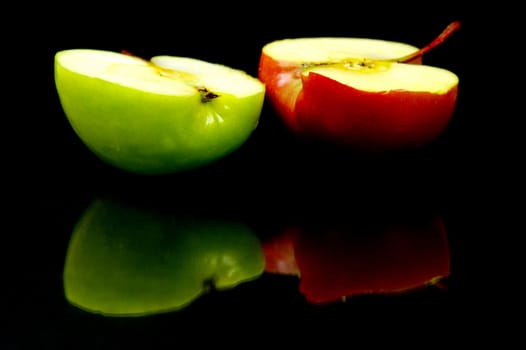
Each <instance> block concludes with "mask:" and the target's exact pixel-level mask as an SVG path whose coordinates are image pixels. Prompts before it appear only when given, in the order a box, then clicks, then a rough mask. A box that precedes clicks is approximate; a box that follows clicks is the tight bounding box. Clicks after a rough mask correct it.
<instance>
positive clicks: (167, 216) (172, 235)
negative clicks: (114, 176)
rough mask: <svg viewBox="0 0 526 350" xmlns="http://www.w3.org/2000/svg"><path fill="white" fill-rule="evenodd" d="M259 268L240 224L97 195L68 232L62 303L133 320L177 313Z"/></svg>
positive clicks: (256, 244)
mask: <svg viewBox="0 0 526 350" xmlns="http://www.w3.org/2000/svg"><path fill="white" fill-rule="evenodd" d="M263 270H264V256H263V252H262V249H261V244H260V241H259V239H258V237H257V236H256V235H255V233H254V232H253V231H252V229H251V228H250V227H248V226H247V225H245V224H244V223H242V222H238V221H236V220H233V219H229V220H227V219H218V218H207V217H194V216H192V217H188V216H184V215H178V214H175V213H173V212H172V211H170V210H160V211H158V210H156V209H154V208H151V207H145V206H143V205H139V204H131V203H128V202H127V201H124V200H118V199H115V198H105V197H101V198H97V199H95V200H94V201H93V202H92V203H91V204H90V205H89V206H88V207H87V208H86V210H85V212H84V213H83V214H82V215H81V216H80V218H79V220H78V222H77V223H76V225H75V227H74V228H73V232H72V236H71V238H70V242H69V245H68V248H67V252H66V257H65V263H64V270H63V284H64V293H65V297H66V300H67V301H68V302H69V303H70V304H71V305H73V306H75V307H77V308H79V309H82V310H84V311H87V312H90V313H96V314H100V315H103V316H108V317H139V316H146V315H153V314H159V313H167V312H174V311H178V310H181V309H183V308H186V307H188V306H190V304H191V303H193V302H194V301H195V300H197V299H198V298H200V297H203V296H204V295H205V294H207V293H210V292H212V291H213V290H215V291H217V292H222V291H226V290H228V289H232V288H235V287H236V286H238V285H239V284H242V283H247V282H249V281H251V280H254V279H257V278H258V277H259V276H260V275H261V274H262V273H263Z"/></svg>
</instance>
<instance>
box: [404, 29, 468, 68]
mask: <svg viewBox="0 0 526 350" xmlns="http://www.w3.org/2000/svg"><path fill="white" fill-rule="evenodd" d="M459 28H460V21H454V22H452V23H450V24H449V25H448V26H447V27H446V28H445V29H444V30H443V31H442V33H440V34H439V35H438V36H437V37H436V38H435V39H434V40H433V41H431V42H430V43H429V44H427V45H426V46H424V47H423V48H421V49H420V50H418V51H415V52H413V53H411V54H409V55H407V56H403V57H400V58H397V59H395V60H394V61H395V62H400V63H407V62H410V61H412V60H414V59H417V58H419V57H421V56H422V55H424V54H425V53H427V52H428V51H429V50H431V49H433V48H435V47H436V46H438V45H440V44H442V43H443V42H444V41H445V40H446V39H447V38H449V37H450V36H451V34H453V33H454V32H456V31H457V30H458V29H459Z"/></svg>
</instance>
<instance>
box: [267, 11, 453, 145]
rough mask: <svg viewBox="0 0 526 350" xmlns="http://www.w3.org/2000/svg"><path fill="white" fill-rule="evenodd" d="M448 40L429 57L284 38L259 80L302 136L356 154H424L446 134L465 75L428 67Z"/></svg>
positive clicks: (386, 47)
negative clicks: (421, 150) (424, 149)
mask: <svg viewBox="0 0 526 350" xmlns="http://www.w3.org/2000/svg"><path fill="white" fill-rule="evenodd" d="M454 24H455V26H451V27H452V29H450V30H449V32H452V31H454V30H456V29H457V28H458V27H459V23H456V22H455V23H454ZM449 34H450V33H448V35H449ZM445 37H446V35H442V36H439V38H438V39H439V40H435V42H434V43H433V45H429V46H427V47H425V48H426V49H425V50H422V49H420V50H421V52H419V49H418V48H417V47H415V46H412V45H409V44H405V43H400V42H394V41H385V40H380V39H369V38H342V37H311V38H291V39H280V40H276V41H273V42H270V43H267V44H266V45H264V47H263V48H262V51H261V55H260V61H259V68H258V77H259V78H260V80H261V81H262V82H263V83H265V84H266V86H267V92H266V94H267V98H268V100H269V103H270V104H271V106H272V107H273V109H274V110H275V111H276V113H277V115H278V116H279V117H280V118H281V119H282V120H283V122H284V124H285V126H286V127H288V128H289V129H290V131H291V132H292V133H294V134H296V135H299V136H301V137H305V138H307V139H313V140H317V141H323V142H328V143H330V144H337V145H343V146H349V147H350V148H352V149H356V150H367V151H371V150H372V151H384V150H400V149H408V148H409V149H410V148H416V147H421V146H424V145H427V144H429V143H431V142H432V141H434V140H436V139H437V138H438V137H439V136H440V135H442V134H443V132H444V131H445V130H446V128H447V126H448V125H449V123H450V120H451V118H452V117H453V114H454V111H455V108H456V104H457V95H458V84H459V78H458V76H457V75H456V74H455V73H453V72H451V71H449V70H446V69H443V68H439V67H433V66H427V65H425V64H423V62H422V55H423V53H424V52H428V51H429V49H430V48H432V47H433V46H436V45H438V43H440V42H442V41H443V40H444V39H445ZM413 53H419V54H417V55H415V57H411V54H413ZM404 59H406V60H404Z"/></svg>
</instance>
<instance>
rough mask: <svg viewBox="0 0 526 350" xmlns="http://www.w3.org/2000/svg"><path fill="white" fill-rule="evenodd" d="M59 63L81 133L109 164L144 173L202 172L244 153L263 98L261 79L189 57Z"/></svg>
mask: <svg viewBox="0 0 526 350" xmlns="http://www.w3.org/2000/svg"><path fill="white" fill-rule="evenodd" d="M54 64H55V66H54V67H55V84H56V89H57V92H58V96H59V99H60V103H61V105H62V107H63V110H64V113H65V115H66V117H67V119H68V121H69V123H70V124H71V126H72V127H73V129H74V131H75V132H76V134H77V135H78V136H79V137H80V139H81V140H82V141H83V142H84V143H85V145H86V146H87V147H88V148H89V149H90V150H91V151H93V153H95V154H96V155H97V156H98V157H99V158H100V159H102V160H103V161H105V162H107V163H109V164H111V165H113V166H115V167H118V168H120V169H123V170H126V171H130V172H135V173H140V174H150V175H155V174H168V173H173V172H178V171H183V170H189V169H193V168H197V167H200V166H203V165H206V164H208V163H211V162H213V161H216V160H218V159H220V158H221V157H224V156H226V155H227V154H229V153H231V152H233V151H234V150H236V149H238V148H239V147H240V146H241V145H242V144H243V143H244V142H245V141H246V140H247V139H248V138H249V137H250V135H251V134H252V132H253V131H254V130H255V129H256V128H257V125H258V123H259V118H260V114H261V110H262V106H263V102H264V97H265V86H264V84H263V83H262V82H261V81H259V80H258V79H257V78H256V77H252V76H250V75H249V74H247V73H246V72H244V71H241V70H237V69H234V68H230V67H227V66H224V65H221V64H217V63H210V62H205V61H201V60H198V59H194V58H188V57H176V56H156V57H153V58H152V59H151V60H145V59H142V58H140V57H136V56H134V55H132V54H130V53H127V52H111V51H104V50H94V49H70V50H63V51H59V52H57V53H56V54H55V61H54Z"/></svg>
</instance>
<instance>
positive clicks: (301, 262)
mask: <svg viewBox="0 0 526 350" xmlns="http://www.w3.org/2000/svg"><path fill="white" fill-rule="evenodd" d="M279 242H281V243H282V244H283V246H282V247H279V246H278V243H279ZM263 246H264V252H265V255H266V258H267V262H266V272H267V273H282V274H288V275H294V274H296V275H298V276H299V278H300V284H299V291H300V292H301V293H302V294H303V295H304V297H305V298H306V300H307V301H308V302H309V303H312V304H326V303H331V302H337V301H340V300H342V299H345V298H348V297H352V296H357V295H369V294H398V293H402V292H409V291H413V290H415V289H419V288H423V287H425V286H428V285H431V284H438V283H439V282H440V281H442V280H443V279H444V278H446V277H447V276H449V274H450V256H449V244H448V239H447V232H446V229H445V226H444V223H443V220H442V218H441V217H440V216H434V217H433V218H430V219H427V220H424V221H418V222H399V221H396V223H394V222H393V223H392V224H385V223H382V224H380V225H372V226H371V225H363V223H358V224H354V223H353V224H351V225H347V224H346V225H336V226H331V227H330V228H329V227H326V228H324V227H323V226H322V227H318V228H317V229H315V230H312V228H311V227H309V228H307V227H300V226H298V227H295V228H289V229H287V230H285V231H283V235H280V236H279V237H275V238H273V240H271V241H267V242H265V243H263ZM285 251H288V252H290V254H291V255H292V256H286V255H284V254H282V253H283V252H285Z"/></svg>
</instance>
